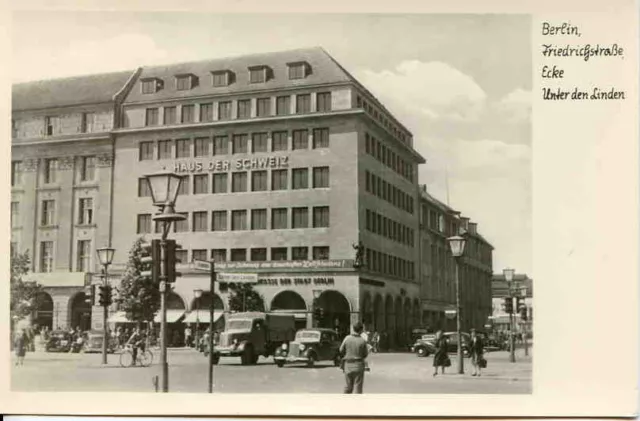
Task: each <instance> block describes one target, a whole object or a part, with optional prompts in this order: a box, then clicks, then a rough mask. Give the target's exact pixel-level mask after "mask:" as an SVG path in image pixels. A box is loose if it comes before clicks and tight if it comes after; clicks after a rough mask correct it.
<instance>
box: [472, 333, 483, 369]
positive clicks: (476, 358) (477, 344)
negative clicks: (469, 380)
mask: <svg viewBox="0 0 640 421" xmlns="http://www.w3.org/2000/svg"><path fill="white" fill-rule="evenodd" d="M483 353H484V343H483V341H482V338H481V337H480V336H478V334H477V333H476V330H475V329H471V341H470V342H469V355H470V357H471V365H473V374H472V376H478V377H479V376H481V375H482V366H483V365H484V362H483V361H484V358H483Z"/></svg>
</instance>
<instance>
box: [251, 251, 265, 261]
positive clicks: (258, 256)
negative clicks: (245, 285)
mask: <svg viewBox="0 0 640 421" xmlns="http://www.w3.org/2000/svg"><path fill="white" fill-rule="evenodd" d="M266 260H267V249H266V248H257V249H251V261H252V262H265V261H266Z"/></svg>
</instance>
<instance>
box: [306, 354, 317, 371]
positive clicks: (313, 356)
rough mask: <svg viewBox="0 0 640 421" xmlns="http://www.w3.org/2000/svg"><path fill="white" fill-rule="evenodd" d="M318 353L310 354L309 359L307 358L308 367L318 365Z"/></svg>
mask: <svg viewBox="0 0 640 421" xmlns="http://www.w3.org/2000/svg"><path fill="white" fill-rule="evenodd" d="M316 360H317V357H316V354H309V359H308V360H307V367H310V368H312V367H313V366H314V365H316Z"/></svg>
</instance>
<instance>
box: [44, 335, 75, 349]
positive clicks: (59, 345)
mask: <svg viewBox="0 0 640 421" xmlns="http://www.w3.org/2000/svg"><path fill="white" fill-rule="evenodd" d="M72 341H73V338H72V337H71V334H70V333H69V332H67V331H66V330H52V331H51V333H49V340H48V341H47V343H46V345H45V351H47V352H69V351H70V350H71V343H72Z"/></svg>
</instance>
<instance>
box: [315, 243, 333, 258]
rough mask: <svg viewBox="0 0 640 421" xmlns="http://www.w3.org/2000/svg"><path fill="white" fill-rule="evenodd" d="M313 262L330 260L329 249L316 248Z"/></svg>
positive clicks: (323, 247)
mask: <svg viewBox="0 0 640 421" xmlns="http://www.w3.org/2000/svg"><path fill="white" fill-rule="evenodd" d="M313 260H329V247H327V246H322V247H314V248H313Z"/></svg>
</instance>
